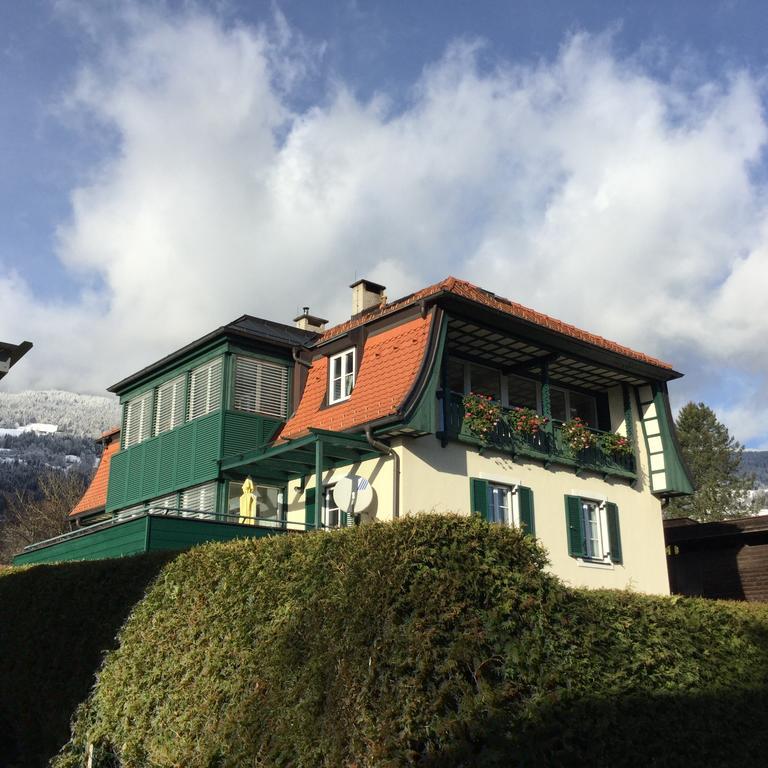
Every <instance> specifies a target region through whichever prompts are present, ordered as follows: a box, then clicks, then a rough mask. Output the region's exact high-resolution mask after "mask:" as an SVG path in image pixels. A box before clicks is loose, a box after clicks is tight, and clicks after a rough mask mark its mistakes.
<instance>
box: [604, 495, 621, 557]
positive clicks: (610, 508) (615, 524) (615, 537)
mask: <svg viewBox="0 0 768 768" xmlns="http://www.w3.org/2000/svg"><path fill="white" fill-rule="evenodd" d="M605 518H606V522H607V523H608V544H609V546H610V548H611V552H610V555H611V561H612V562H614V563H621V562H623V560H622V554H621V531H620V530H619V508H618V507H617V506H616V505H615V504H613V503H611V502H610V501H609V502H608V503H607V504H606V505H605Z"/></svg>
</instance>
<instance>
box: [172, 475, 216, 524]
mask: <svg viewBox="0 0 768 768" xmlns="http://www.w3.org/2000/svg"><path fill="white" fill-rule="evenodd" d="M181 508H182V510H183V512H182V515H184V516H185V517H210V516H212V515H214V514H215V513H216V483H206V484H205V485H197V486H195V487H194V488H187V490H185V491H184V492H183V493H182V494H181Z"/></svg>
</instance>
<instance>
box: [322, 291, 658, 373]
mask: <svg viewBox="0 0 768 768" xmlns="http://www.w3.org/2000/svg"><path fill="white" fill-rule="evenodd" d="M439 293H451V294H453V295H454V296H461V297H462V298H465V299H469V300H470V301H474V302H477V303H478V304H483V305H484V306H486V307H490V308H491V309H495V310H498V311H499V312H503V313H505V314H507V315H511V316H513V317H517V318H520V319H521V320H527V321H528V322H530V323H533V324H535V325H539V326H541V327H542V328H547V329H549V330H551V331H554V332H555V333H560V334H563V335H564V336H569V337H570V338H573V339H578V340H579V341H584V342H586V343H587V344H592V345H593V346H595V347H600V348H601V349H607V350H610V351H611V352H616V353H617V354H619V355H623V356H624V357H629V358H632V359H633V360H640V361H641V362H644V363H648V364H650V365H655V366H658V367H660V368H668V369H670V370H671V369H672V365H670V363H665V362H664V361H663V360H658V359H656V358H655V357H651V356H649V355H646V354H643V353H642V352H637V351H635V350H634V349H630V348H629V347H625V346H623V345H622V344H618V343H617V342H615V341H611V340H610V339H605V338H603V337H602V336H598V335H597V334H594V333H589V332H588V331H582V330H581V329H580V328H577V327H576V326H575V325H570V324H569V323H564V322H562V321H561V320H557V319H556V318H554V317H550V316H549V315H545V314H543V313H541V312H536V310H533V309H530V308H528V307H525V306H523V305H522V304H517V303H516V302H514V301H510V300H509V299H505V298H503V297H501V296H496V294H494V293H491V292H490V291H486V290H483V289H482V288H478V286H476V285H473V284H472V283H469V282H467V281H466V280H459V279H457V278H455V277H448V278H446V279H445V280H442V281H441V282H439V283H435V284H434V285H430V286H428V287H427V288H422V289H421V290H420V291H416V293H412V294H411V295H410V296H405V297H403V298H402V299H398V300H397V301H393V302H392V303H391V304H384V305H383V306H382V307H380V308H379V309H376V310H373V311H372V312H367V313H365V314H364V315H361V316H360V317H354V318H352V319H351V320H347V321H346V322H345V323H341V324H340V325H337V326H335V327H333V328H330V329H328V330H327V331H325V332H324V333H323V335H322V336H321V337H320V338H319V339H318V340H317V342H316V343H322V342H324V341H328V340H329V339H332V338H334V337H336V336H339V335H341V334H343V333H346V332H347V331H349V330H351V329H352V328H356V327H357V326H359V325H363V324H365V323H369V322H371V320H375V319H377V318H379V317H384V316H385V315H389V314H392V313H393V312H397V311H398V310H399V309H403V308H404V307H407V306H410V305H411V304H416V303H417V302H419V301H421V300H422V299H427V298H430V297H431V296H435V295H437V294H439Z"/></svg>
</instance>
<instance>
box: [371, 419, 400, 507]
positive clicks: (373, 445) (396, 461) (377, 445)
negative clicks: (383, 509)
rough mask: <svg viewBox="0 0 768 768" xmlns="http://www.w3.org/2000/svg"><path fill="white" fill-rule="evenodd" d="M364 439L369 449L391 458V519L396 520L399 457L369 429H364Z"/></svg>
mask: <svg viewBox="0 0 768 768" xmlns="http://www.w3.org/2000/svg"><path fill="white" fill-rule="evenodd" d="M365 439H366V440H367V441H368V445H370V446H371V448H375V449H376V450H377V451H381V452H382V453H386V454H387V455H389V456H391V457H392V462H393V465H394V466H393V468H392V518H393V519H394V520H397V518H398V517H400V457H399V456H398V455H397V451H395V449H394V448H393V447H392V446H391V445H385V444H384V443H382V442H381V441H380V440H377V439H376V438H375V437H374V436H373V431H372V429H371V427H366V428H365Z"/></svg>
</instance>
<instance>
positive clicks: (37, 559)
mask: <svg viewBox="0 0 768 768" xmlns="http://www.w3.org/2000/svg"><path fill="white" fill-rule="evenodd" d="M148 520H149V518H148V517H139V518H136V519H134V520H126V521H124V522H122V523H118V524H116V525H113V526H112V527H110V528H102V529H100V530H96V531H92V532H90V533H86V532H85V531H84V532H83V535H82V536H79V537H78V538H76V539H69V540H68V541H62V542H60V543H58V544H52V545H51V546H49V547H43V548H42V549H36V550H34V551H32V552H26V553H22V554H20V555H16V557H14V558H13V564H14V565H32V564H35V563H56V562H64V561H66V560H102V559H104V558H108V557H125V556H126V555H135V554H138V553H139V552H144V549H145V545H146V534H147V521H148Z"/></svg>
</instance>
